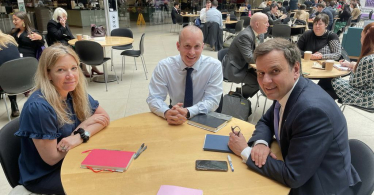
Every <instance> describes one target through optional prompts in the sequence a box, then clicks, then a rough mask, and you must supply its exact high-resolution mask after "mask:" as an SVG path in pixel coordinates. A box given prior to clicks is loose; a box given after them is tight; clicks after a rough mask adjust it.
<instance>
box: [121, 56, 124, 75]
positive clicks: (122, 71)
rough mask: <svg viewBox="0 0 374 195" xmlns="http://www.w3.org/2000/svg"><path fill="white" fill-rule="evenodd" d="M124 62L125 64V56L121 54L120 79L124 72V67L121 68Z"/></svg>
mask: <svg viewBox="0 0 374 195" xmlns="http://www.w3.org/2000/svg"><path fill="white" fill-rule="evenodd" d="M124 64H125V56H122V68H121V81H122V75H123V74H124V73H125V71H124V68H123V67H124Z"/></svg>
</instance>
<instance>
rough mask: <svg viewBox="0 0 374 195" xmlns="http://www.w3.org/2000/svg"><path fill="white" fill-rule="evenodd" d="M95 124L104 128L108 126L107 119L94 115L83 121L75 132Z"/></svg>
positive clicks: (105, 116) (103, 116)
mask: <svg viewBox="0 0 374 195" xmlns="http://www.w3.org/2000/svg"><path fill="white" fill-rule="evenodd" d="M97 123H99V124H101V125H103V126H104V127H106V126H108V125H109V118H108V117H107V115H105V114H94V115H92V116H91V117H89V118H88V119H86V120H85V121H83V122H82V123H81V124H80V125H79V126H78V127H77V128H76V129H75V130H77V129H79V128H83V129H87V127H88V126H91V125H94V124H97ZM75 130H74V131H75ZM71 134H72V135H73V134H74V132H72V133H71Z"/></svg>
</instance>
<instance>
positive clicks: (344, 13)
mask: <svg viewBox="0 0 374 195" xmlns="http://www.w3.org/2000/svg"><path fill="white" fill-rule="evenodd" d="M350 17H351V10H350V9H349V5H348V4H343V7H342V9H341V10H340V12H339V19H338V20H337V21H336V23H335V28H334V32H335V33H337V34H338V35H340V34H341V33H342V31H343V30H342V29H343V28H344V27H345V26H346V24H347V21H348V20H349V18H350Z"/></svg>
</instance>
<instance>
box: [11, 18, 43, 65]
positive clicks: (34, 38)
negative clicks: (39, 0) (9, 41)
mask: <svg viewBox="0 0 374 195" xmlns="http://www.w3.org/2000/svg"><path fill="white" fill-rule="evenodd" d="M12 17H13V24H14V28H13V29H12V31H11V32H10V35H12V36H13V37H14V39H15V40H16V41H17V43H18V51H19V53H22V56H23V57H33V58H36V53H37V51H38V50H39V49H40V48H41V47H42V46H44V43H45V42H44V39H43V36H42V35H41V34H40V33H39V32H38V31H37V30H35V29H33V28H32V27H31V22H30V19H29V17H28V16H27V14H26V12H22V11H21V12H16V13H14V14H13V16H12Z"/></svg>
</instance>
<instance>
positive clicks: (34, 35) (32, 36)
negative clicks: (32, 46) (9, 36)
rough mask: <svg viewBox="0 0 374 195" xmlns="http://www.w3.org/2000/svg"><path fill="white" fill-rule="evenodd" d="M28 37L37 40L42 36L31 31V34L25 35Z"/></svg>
mask: <svg viewBox="0 0 374 195" xmlns="http://www.w3.org/2000/svg"><path fill="white" fill-rule="evenodd" d="M27 37H28V38H30V39H31V41H37V40H42V39H43V38H42V36H41V35H39V34H37V33H34V32H31V34H29V35H27Z"/></svg>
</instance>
